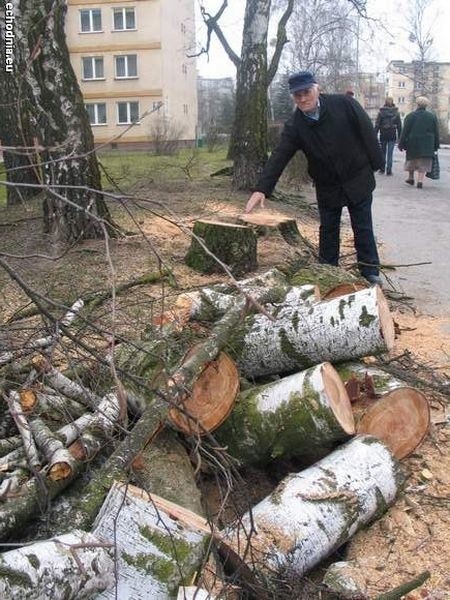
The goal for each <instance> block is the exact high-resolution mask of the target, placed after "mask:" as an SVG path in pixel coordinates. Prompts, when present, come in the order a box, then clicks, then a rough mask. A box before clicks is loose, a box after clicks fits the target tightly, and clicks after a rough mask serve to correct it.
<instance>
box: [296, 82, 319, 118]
mask: <svg viewBox="0 0 450 600" xmlns="http://www.w3.org/2000/svg"><path fill="white" fill-rule="evenodd" d="M292 97H293V98H294V102H295V104H296V105H297V106H298V108H299V109H300V110H301V111H303V112H306V113H308V112H314V111H315V110H316V108H317V101H318V99H319V87H318V86H317V85H314V86H312V87H310V88H308V89H306V90H299V91H298V92H294V93H293V94H292Z"/></svg>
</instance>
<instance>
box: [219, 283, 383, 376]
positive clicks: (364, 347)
mask: <svg viewBox="0 0 450 600" xmlns="http://www.w3.org/2000/svg"><path fill="white" fill-rule="evenodd" d="M274 316H275V321H273V320H271V319H269V318H268V317H267V316H265V315H251V316H249V317H247V318H246V319H245V320H244V321H243V322H241V323H238V324H237V325H236V326H235V328H234V331H233V338H232V339H231V340H230V342H229V347H228V352H229V353H230V354H231V356H232V357H233V358H235V360H236V362H237V363H238V366H239V367H240V370H241V373H242V374H243V375H244V376H245V377H259V376H262V375H270V374H274V373H278V374H279V373H286V372H289V371H294V370H298V369H305V368H307V367H309V366H312V365H314V364H317V363H319V362H323V361H330V362H339V361H343V360H349V359H350V357H351V358H357V357H362V356H367V355H370V354H378V353H381V352H385V351H387V350H390V349H391V348H392V346H393V343H394V325H393V321H392V317H391V315H390V313H389V307H388V304H387V302H386V299H385V297H384V295H383V293H382V291H381V289H380V288H379V287H378V286H375V287H371V288H368V289H365V290H361V291H359V292H355V293H354V294H350V295H348V296H342V297H340V298H336V299H333V300H329V301H328V302H317V303H312V304H310V305H306V306H305V305H304V306H298V303H297V302H295V301H294V302H289V301H285V302H284V304H282V305H281V306H279V307H278V309H277V310H276V311H275V312H274Z"/></svg>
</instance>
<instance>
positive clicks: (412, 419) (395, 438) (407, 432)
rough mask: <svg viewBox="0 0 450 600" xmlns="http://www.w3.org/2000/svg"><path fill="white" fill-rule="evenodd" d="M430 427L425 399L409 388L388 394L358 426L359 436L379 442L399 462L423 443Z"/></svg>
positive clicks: (368, 411) (428, 409)
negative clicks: (364, 435)
mask: <svg viewBox="0 0 450 600" xmlns="http://www.w3.org/2000/svg"><path fill="white" fill-rule="evenodd" d="M429 427H430V407H429V404H428V401H427V399H426V397H425V396H424V395H423V394H422V392H419V390H416V389H414V388H411V387H402V388H398V389H396V390H393V391H391V392H388V393H387V394H386V395H385V396H383V398H382V399H381V400H378V401H377V403H376V404H375V405H374V406H372V407H371V408H369V409H368V410H367V411H366V413H365V414H364V416H363V417H362V419H361V421H360V422H359V424H358V427H357V431H358V433H367V434H370V435H373V436H375V437H376V438H378V439H380V440H382V441H383V442H384V443H385V444H386V446H387V447H388V448H389V449H390V450H391V452H392V453H393V454H394V456H395V457H396V458H398V459H402V458H405V456H408V455H409V454H411V452H413V451H414V450H415V449H416V448H417V447H418V446H419V445H420V444H421V443H422V441H423V439H424V438H425V436H426V435H427V433H428V429H429Z"/></svg>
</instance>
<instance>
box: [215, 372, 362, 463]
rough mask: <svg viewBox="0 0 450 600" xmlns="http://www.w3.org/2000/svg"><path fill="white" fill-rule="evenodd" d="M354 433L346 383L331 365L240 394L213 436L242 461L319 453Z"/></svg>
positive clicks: (248, 461)
mask: <svg viewBox="0 0 450 600" xmlns="http://www.w3.org/2000/svg"><path fill="white" fill-rule="evenodd" d="M354 432H355V427H354V422H353V414H352V409H351V405H350V401H349V399H348V396H347V392H346V391H345V387H344V384H343V383H342V380H341V379H340V377H339V375H338V374H337V372H336V371H335V369H334V368H333V367H332V365H331V364H330V363H323V364H321V365H317V366H315V367H311V368H310V369H307V370H306V371H303V372H301V373H296V374H295V375H290V376H289V377H285V378H284V379H280V380H278V381H275V382H273V383H268V384H266V385H262V386H259V387H254V388H251V389H249V390H247V391H245V392H242V393H241V394H240V395H239V397H238V399H237V401H236V406H235V408H234V410H233V412H232V413H231V415H230V417H229V418H228V419H227V420H226V421H225V423H224V424H223V425H222V426H221V427H219V429H218V430H217V431H216V432H215V434H214V436H215V437H216V439H217V440H218V442H219V444H220V445H221V446H224V447H227V448H228V452H229V453H230V454H231V456H233V457H234V458H237V459H238V460H239V461H240V462H241V464H255V463H259V464H264V463H267V462H269V461H270V460H273V459H275V458H278V457H281V456H282V457H286V458H290V457H295V456H297V457H298V456H308V457H311V456H314V454H315V455H316V456H317V454H323V452H324V451H327V450H328V449H330V448H332V447H333V445H335V444H336V442H339V441H342V440H345V439H346V438H348V437H349V436H350V435H352V434H353V433H354Z"/></svg>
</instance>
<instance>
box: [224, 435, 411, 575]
mask: <svg viewBox="0 0 450 600" xmlns="http://www.w3.org/2000/svg"><path fill="white" fill-rule="evenodd" d="M402 483H403V476H402V474H401V471H400V467H399V464H398V463H397V461H396V459H395V458H394V457H393V455H392V454H391V453H390V452H389V450H388V449H387V448H386V446H385V445H384V444H383V443H382V442H379V441H378V440H376V439H375V438H372V437H370V436H358V437H357V438H354V439H353V440H351V441H350V442H348V443H346V444H344V445H343V446H341V447H340V448H339V449H337V450H335V451H334V452H333V453H332V454H330V455H329V456H327V457H326V458H324V459H322V460H321V461H319V462H318V463H316V464H315V465H314V466H312V467H310V468H309V469H306V470H305V471H302V472H301V473H298V474H295V475H290V476H289V477H287V478H286V479H285V480H283V481H282V482H281V483H280V484H279V485H278V487H277V488H276V489H275V490H274V491H273V493H272V494H271V495H270V496H268V497H267V498H265V499H264V500H263V501H262V502H260V503H259V504H257V505H256V506H255V507H254V508H253V510H252V512H251V515H250V514H249V513H247V514H245V515H244V517H243V518H242V519H241V521H240V523H239V524H238V525H234V526H231V527H229V528H227V529H226V530H225V531H224V537H223V539H224V541H226V548H224V547H223V546H222V550H223V553H224V554H226V551H227V549H228V548H231V549H232V551H233V553H234V558H235V559H236V556H240V557H243V555H244V551H245V549H246V548H247V550H248V547H247V544H248V537H249V533H250V531H253V532H254V533H253V534H252V536H251V539H250V551H249V552H248V553H247V556H246V557H245V558H244V562H245V564H246V565H247V567H248V569H249V572H250V574H251V575H253V576H254V578H255V580H256V582H258V581H259V582H263V581H264V579H265V578H266V577H270V576H271V575H276V574H279V573H280V572H283V571H289V572H292V573H295V574H296V575H297V576H302V575H303V574H305V573H307V572H308V571H309V570H310V569H312V568H313V567H314V566H315V565H317V564H318V563H319V562H320V561H321V560H323V559H324V558H325V557H327V556H329V555H330V554H331V553H332V552H334V551H335V550H336V549H337V548H339V547H340V546H341V545H342V544H344V543H345V542H346V541H347V540H348V539H349V538H351V536H352V535H354V534H355V533H356V532H357V531H358V530H359V529H360V528H361V527H364V526H365V525H366V524H367V523H369V522H370V521H372V520H373V519H376V518H378V517H380V516H381V515H382V514H383V513H384V512H385V510H386V509H387V507H388V506H389V505H391V504H392V503H393V502H394V500H395V497H396V495H397V493H398V491H399V489H400V486H401V485H402ZM230 558H233V555H231V556H230ZM236 562H239V561H236Z"/></svg>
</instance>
